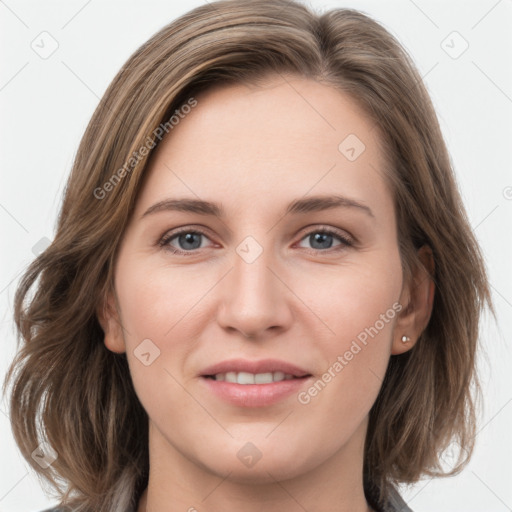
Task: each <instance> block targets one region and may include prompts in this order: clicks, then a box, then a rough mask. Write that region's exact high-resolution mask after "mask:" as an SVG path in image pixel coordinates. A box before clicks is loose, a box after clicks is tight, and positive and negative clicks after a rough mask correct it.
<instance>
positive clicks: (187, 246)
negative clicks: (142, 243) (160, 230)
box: [159, 229, 206, 254]
mask: <svg viewBox="0 0 512 512" xmlns="http://www.w3.org/2000/svg"><path fill="white" fill-rule="evenodd" d="M201 237H206V235H205V234H204V233H202V232H201V231H192V230H190V229H185V230H182V231H179V232H177V233H169V234H168V235H166V236H164V237H163V238H162V240H161V241H160V242H159V245H160V246H162V247H166V248H168V249H169V250H170V251H171V252H173V253H176V254H186V253H190V252H192V251H194V250H195V249H202V248H203V247H201ZM174 240H176V242H177V243H178V247H175V246H174V245H172V242H173V241H174Z"/></svg>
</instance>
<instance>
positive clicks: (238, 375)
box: [204, 371, 309, 385]
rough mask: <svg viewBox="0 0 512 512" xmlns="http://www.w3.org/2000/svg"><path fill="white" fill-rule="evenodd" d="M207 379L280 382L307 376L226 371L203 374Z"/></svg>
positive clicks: (249, 382) (236, 382)
mask: <svg viewBox="0 0 512 512" xmlns="http://www.w3.org/2000/svg"><path fill="white" fill-rule="evenodd" d="M204 377H205V378H207V379H212V380H215V381H220V382H231V383H233V384H242V385H248V384H271V383H272V382H282V381H283V380H292V379H303V378H304V377H309V375H305V376H303V377H296V376H294V375H291V374H290V373H284V372H280V371H277V372H265V373H249V372H226V373H216V374H215V375H204Z"/></svg>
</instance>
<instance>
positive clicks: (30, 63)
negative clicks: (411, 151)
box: [0, 0, 512, 512]
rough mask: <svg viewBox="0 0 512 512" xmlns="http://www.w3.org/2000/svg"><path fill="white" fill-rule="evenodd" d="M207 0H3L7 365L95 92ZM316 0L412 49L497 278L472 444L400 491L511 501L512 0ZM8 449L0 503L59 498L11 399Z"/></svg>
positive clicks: (460, 500) (486, 508)
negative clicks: (26, 456)
mask: <svg viewBox="0 0 512 512" xmlns="http://www.w3.org/2000/svg"><path fill="white" fill-rule="evenodd" d="M204 1H206V0H204ZM203 3H204V2H203V0H193V1H192V0H183V1H180V2H174V1H171V0H166V1H164V0H149V1H146V2H138V1H135V0H124V1H120V0H119V1H118V0H103V1H99V0H88V1H87V0H67V1H64V0H61V1H48V0H47V1H45V2H40V1H37V0H26V1H23V2H20V1H16V0H1V1H0V40H1V44H2V50H3V51H2V64H1V66H0V108H1V117H0V120H1V121H0V129H1V139H0V140H1V157H0V170H1V188H0V229H1V240H2V245H1V252H0V255H1V272H0V304H1V308H2V309H1V316H0V321H1V324H0V328H1V339H2V345H1V347H2V350H1V355H0V376H1V377H3V375H4V373H5V370H6V368H7V365H8V363H9V362H10V360H11V359H12V357H13V355H14V352H15V348H16V337H15V332H14V328H13V322H12V300H13V296H14V292H15V289H16V285H17V283H18V280H19V277H20V274H21V273H22V272H23V270H24V269H25V268H26V266H27V265H28V264H29V263H30V261H31V260H32V259H33V258H34V257H35V254H36V253H37V251H38V250H41V248H43V247H44V246H45V244H47V243H48V241H49V240H51V239H52V238H53V235H54V228H55V220H56V215H57V212H58V208H59V206H60V202H61V197H62V191H63V187H64V184H65V181H66V178H67V175H68V173H69V171H70V169H71V165H72V161H73V158H74V155H75V152H76V149H77V147H78V144H79V141H80V138H81V136H82V134H83V131H84V129H85V127H86V125H87V122H88V120H89V118H90V116H91V115H92V113H93V110H94V108H95V107H96V105H97V103H98V101H99V98H100V97H101V96H102V95H103V93H104V91H105V89H106V87H107V85H108V84H109V83H110V81H111V80H112V79H113V77H114V75H115V74H116V73H117V71H118V70H119V68H120V67H121V66H122V64H123V63H124V62H125V61H126V59H127V58H128V57H129V56H130V55H131V53H132V52H133V51H134V50H135V49H136V48H137V47H139V46H140V45H141V44H142V43H143V42H144V41H146V40H147V39H148V38H149V37H150V36H151V35H152V34H154V33H155V32H156V31H157V30H159V29H160V28H162V27H163V26H164V25H166V24H167V23H169V22H170V21H172V20H173V19H175V18H176V17H177V16H179V15H181V14H182V13H184V12H186V11H188V10H190V9H191V8H193V7H196V6H199V5H202V4H203ZM309 4H310V5H312V6H313V7H314V8H318V9H324V8H332V7H351V8H355V9H359V10H362V11H363V12H365V13H367V14H369V15H371V16H372V17H374V18H375V19H376V20H378V21H379V22H381V23H382V24H383V25H384V26H385V27H386V28H387V29H388V30H390V31H391V32H392V33H393V34H394V35H395V36H396V37H397V38H398V39H399V40H400V41H401V42H402V44H403V45H404V46H405V47H406V48H407V50H408V51H409V53H410V54H411V55H412V57H413V59H414V60H415V62H416V64H417V66H418V68H419V70H420V72H421V74H422V75H423V77H424V80H425V82H426V85H427V87H428V89H429V91H430V94H431V96H432V99H433V101H434V105H435V107H436V109H437V112H438V115H439V119H440V122H441V126H442V130H443V133H444V136H445V138H446V141H447V143H448V147H449V150H450V153H451V156H452V160H453V163H454V167H455V170H456V173H457V178H458V181H459V184H460V187H461V191H462V194H463V198H464V200H465V204H466V207H467V210H468V214H469V217H470V221H471V224H472V226H473V229H474V231H475V234H476V236H477V238H478V240H479V242H480V244H481V246H482V248H483V251H484V254H485V257H486V261H487V266H488V270H489V275H490V281H491V284H492V290H493V296H494V301H495V305H496V311H497V318H498V321H497V322H494V321H491V320H490V319H489V318H486V319H485V321H484V324H483V328H482V345H483V346H485V349H486V356H485V357H481V358H480V367H481V375H482V383H483V390H484V397H485V404H484V407H483V409H482V413H481V418H480V425H479V432H478V435H477V446H476V451H475V454H474V457H473V459H472V461H471V463H470V465H469V466H468V467H467V468H466V469H465V470H464V471H463V472H462V473H461V474H460V475H458V476H456V477H451V478H446V479H435V480H431V479H425V480H423V481H421V482H419V483H418V484H417V485H414V486H412V487H410V488H404V489H403V495H404V497H405V499H406V500H407V501H408V503H409V505H410V506H411V507H412V508H413V509H414V510H415V512H427V511H435V512H448V511H449V512H457V511H460V512H505V511H507V510H509V511H510V510H512V486H511V483H512V471H511V469H510V460H511V458H512V438H511V435H510V432H511V426H512V386H511V384H512V377H511V375H512V372H511V371H510V368H511V367H512V357H511V350H510V340H511V335H512V321H511V319H512V278H511V271H510V263H511V261H512V259H511V253H512V251H511V250H510V249H511V234H512V171H511V169H512V166H511V164H512V157H511V154H510V151H511V145H512V144H511V142H512V121H511V119H512V71H511V64H512V36H511V34H512V30H511V28H512V0H499V1H497V0H480V1H476V0H473V1H450V2H447V1H427V0H414V1H413V0H395V1H386V2H383V1H382V0H381V1H378V0H374V1H369V0H368V1H360V0H352V1H350V0H347V1H344V0H343V1H342V0H331V1H327V0H310V1H309ZM41 41H43V42H41ZM52 52H53V53H52ZM0 450H1V451H0V461H1V463H0V511H1V512H30V511H38V510H42V509H44V508H46V507H47V506H49V505H50V504H52V503H55V500H52V499H50V498H48V497H47V496H45V494H44V493H43V491H42V490H41V487H40V485H39V481H38V479H37V478H36V476H35V475H34V474H33V472H32V471H31V470H29V469H28V465H27V464H26V463H25V461H24V460H23V459H22V457H21V456H20V455H19V453H18V451H17V448H16V445H15V443H14V441H13V439H12V435H11V432H10V426H9V420H8V415H7V406H6V402H5V400H3V401H2V402H0Z"/></svg>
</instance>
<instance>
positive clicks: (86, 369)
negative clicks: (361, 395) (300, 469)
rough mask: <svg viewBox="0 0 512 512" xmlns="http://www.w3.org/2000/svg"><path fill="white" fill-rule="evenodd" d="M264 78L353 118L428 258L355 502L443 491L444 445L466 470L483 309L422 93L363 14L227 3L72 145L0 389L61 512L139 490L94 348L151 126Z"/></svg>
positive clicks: (117, 500) (447, 166) (195, 22)
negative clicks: (305, 84)
mask: <svg viewBox="0 0 512 512" xmlns="http://www.w3.org/2000/svg"><path fill="white" fill-rule="evenodd" d="M269 73H277V74H282V73H292V74H294V75H299V76H302V77H306V78H309V79H312V80H317V81H322V83H326V84H329V85H332V86H334V87H337V88H338V89H339V90H341V91H344V92H345V93H347V94H349V95H350V96H351V97H352V98H353V99H354V101H356V102H357V103H358V104H359V105H360V106H362V107H363V108H364V110H365V112H366V113H367V115H368V116H369V118H371V119H373V120H374V122H375V123H376V126H377V127H378V129H379V130H380V133H381V137H382V140H383V142H384V147H385V151H386V155H387V160H388V162H389V168H388V169H387V170H386V172H387V176H388V178H389V180H390V183H391V185H392V191H393V195H394V199H395V208H396V215H397V222H398V233H399V244H400V251H401V256H402V261H403V267H404V272H406V275H407V274H408V273H409V272H408V271H409V270H410V269H411V268H412V267H413V266H414V265H418V264H420V263H419V262H418V261H417V259H415V254H416V250H417V249H418V248H419V247H420V246H422V245H424V244H427V245H428V246H430V247H431V249H432V252H433V255H434V260H435V283H436V297H435V301H434V307H433V313H432V316H431V319H430V322H429V324H428V326H427V328H426V329H425V331H424V332H423V333H422V335H421V336H420V339H419V340H418V342H417V343H416V344H415V346H414V348H413V349H412V350H410V351H409V352H407V353H405V354H402V355H399V356H392V357H391V360H390V362H389V367H388V370H387V373H386V376H385V380H384V382H383V385H382V389H381V391H380V394H379V396H378V398H377V401H376V403H375V404H374V406H373V408H372V410H371V413H370V422H369V428H368V432H367V439H366V447H365V455H364V483H365V490H366V493H367V495H368V496H373V495H376V496H375V498H372V499H375V501H381V502H382V501H383V500H384V499H385V497H386V495H387V493H388V491H389V490H390V489H391V487H392V486H393V485H394V484H395V483H399V482H415V481H416V480H417V479H418V478H419V477H420V476H422V475H424V474H427V475H437V474H440V473H441V470H442V467H441V465H440V462H439V455H440V453H441V452H442V450H443V449H444V448H445V447H446V446H447V445H448V443H449V442H450V441H452V440H455V441H457V442H458V443H459V445H460V447H461V448H462V453H463V454H466V455H467V457H466V459H467V458H468V457H469V455H470V454H471V451H472V446H473V440H474V434H475V407H474V399H473V395H472V394H471V386H472V384H476V383H477V380H476V376H475V350H476V345H477V335H478V325H479V318H480V313H481V311H482V308H483V307H484V305H485V303H486V302H487V304H489V306H491V308H492V305H491V302H490V294H489V289H488V284H487V278H486V273H485V268H484V264H483V260H482V257H481V253H480V250H479V248H478V245H477V242H476V240H475V238H474V236H473V233H472V231H471V228H470V226H469V223H468V220H467V217H466V214H465V211H464V207H463V205H462V202H461V198H460V196H459V193H458V190H457V186H456V183H455V179H454V175H453V171H452V166H451V163H450V159H449V155H448V153H447V149H446V146H445V143H444V141H443V138H442V134H441V131H440V128H439V124H438V120H437V117H436V114H435V112H434V109H433V106H432V104H431V101H430V98H429V96H428V93H427V91H426V89H425V87H424V85H423V83H422V80H421V77H420V76H419V74H418V72H417V70H416V69H415V67H414V65H413V64H412V62H411V59H410V58H409V56H408V55H407V53H406V52H405V50H404V49H403V48H402V47H401V46H400V44H399V43H398V42H397V41H396V40H395V39H394V38H393V36H392V35H391V34H390V33H388V32H387V31H386V30H385V29H384V28H383V27H382V26H381V25H379V24H378V23H376V22H375V21H373V20H372V19H371V18H369V17H367V16H365V15H364V14H362V13H360V12H357V11H354V10H350V9H336V10H332V11H329V12H326V13H323V14H316V13H314V12H312V11H311V10H309V9H308V8H307V7H305V6H303V5H301V4H299V3H297V2H295V1H290V0H272V1H265V0H255V1H250V2H248V1H245V0H223V1H217V2H209V3H208V5H204V6H201V7H199V8H196V9H194V10H192V11H190V12H188V13H187V14H185V15H183V16H182V17H180V18H179V19H177V20H176V21H174V22H172V23H171V24H169V25H167V26H166V27H164V28H163V29H162V30H160V31H159V32H158V33H157V34H155V35H154V36H153V37H152V38H151V39H150V40H149V41H147V42H146V43H145V44H144V45H143V46H142V47H141V48H140V49H138V50H137V51H136V52H135V53H134V54H133V55H132V56H131V57H130V58H129V60H128V61H127V62H126V64H125V65H124V66H123V67H122V69H121V70H120V71H119V73H118V74H117V76H116V77H115V78H114V80H113V81H112V83H111V84H110V86H109V88H108V90H107V91H106V93H105V95H104V96H103V98H102V100H101V101H100V103H99V105H98V107H97V109H96V111H95V112H94V115H93V117H92V119H91V121H90V123H89V125H88V127H87V130H86V132H85V134H84V136H83V139H82V141H81V143H80V146H79V149H78V152H77V155H76V158H75V161H74V165H73V169H72V172H71V174H70V177H69V180H68V183H67V187H66V189H65V195H64V200H63V204H62V208H61V211H60V214H59V217H58V226H57V232H56V235H55V238H54V240H53V242H52V244H51V245H50V246H49V247H48V248H47V249H46V250H45V251H44V252H43V253H42V254H41V255H39V256H38V257H37V258H36V259H35V261H34V262H33V263H32V264H31V265H30V266H29V268H28V269H27V271H26V273H25V274H24V276H23V278H22V279H21V282H20V284H19V287H18V289H17V292H16V297H15V321H16V326H17V329H18V332H19V336H20V338H21V340H22V346H21V347H20V350H19V352H18V354H17V357H16V358H15V360H14V361H13V363H12V366H11V368H10V370H9V372H8V375H7V378H6V384H7V383H8V382H11V383H12V394H11V398H10V418H11V422H12V428H13V432H14V436H15V439H16V442H17V443H18V445H19V447H20V449H21V452H22V454H23V456H24V457H25V458H26V459H27V461H28V462H29V463H30V464H31V465H32V467H33V468H34V469H35V470H36V471H37V472H38V473H39V474H40V475H42V476H43V477H44V478H46V479H47V480H48V481H50V483H52V484H53V485H54V486H55V488H56V489H57V490H58V492H59V493H61V494H62V495H63V497H62V504H69V505H72V506H73V507H75V509H76V510H80V511H96V512H97V511H100V512H106V511H111V510H123V509H126V508H127V507H129V506H134V505H135V503H136V502H137V500H138V498H139V496H140V493H141V492H142V490H143V489H144V488H145V487H146V485H147V479H148V471H149V455H148V439H147V434H148V430H147V429H148V418H147V415H146V412H145V411H144V409H143V408H142V406H141V404H140V402H139V400H138V398H137V396H136V394H135V391H134V388H133V386H132V382H131V378H130V372H129V369H128V364H127V360H126V356H125V354H115V353H113V352H111V351H109V350H108V349H107V348H106V347H105V345H104V343H103V331H102V329H101V327H100V325H99V323H98V319H97V316H96V312H95V310H96V307H97V305H98V304H99V303H101V301H102V300H103V299H104V298H105V297H106V294H107V292H108V291H109V290H111V289H113V268H114V263H115V258H116V251H117V249H118V247H119V243H120V240H121V238H122V236H123V233H124V229H125V226H126V224H127V221H128V219H129V217H130V214H131V212H132V210H133V208H134V204H135V201H136V199H137V193H138V191H139V189H140V187H141V183H142V179H143V176H144V170H145V168H146V167H147V162H148V158H149V156H150V155H151V151H152V149H153V148H154V146H156V144H157V142H158V141H157V138H158V139H159V137H158V136H157V135H155V134H157V133H158V131H157V130H158V127H159V126H161V125H162V124H164V125H165V123H168V120H169V119H170V118H171V116H172V114H173V112H175V111H176V109H178V108H179V107H180V105H182V104H183V103H184V102H185V101H186V100H187V99H189V98H191V97H192V95H193V94H196V93H198V92H199V91H201V90H204V89H207V88H208V87H211V86H212V85H214V84H222V83H230V82H246V83H247V82H248V83H254V81H256V80H258V79H260V78H262V77H264V76H266V75H268V74H269ZM167 127H169V125H168V124H167ZM171 136H172V135H171ZM143 146H145V147H146V148H148V146H150V149H149V151H146V152H143V151H141V148H142V147H143ZM142 153H147V154H145V155H144V156H142V157H141V154H142ZM134 155H136V157H135V156H134ZM127 163H129V164H127ZM107 183H110V185H106V184H107ZM107 192H108V193H107ZM100 196H101V197H100ZM32 287H35V292H34V294H33V295H32V296H31V297H30V298H29V297H28V295H29V292H30V290H31V289H32ZM43 440H45V441H47V442H48V443H49V444H50V445H51V446H52V447H53V448H54V450H55V451H56V452H57V454H58V458H57V459H56V460H55V461H54V462H53V463H52V464H51V466H50V467H48V468H47V469H44V470H43V469H42V468H41V467H40V466H39V465H38V464H36V463H35V462H34V460H33V459H32V457H31V453H32V452H33V450H34V449H35V448H36V447H37V446H38V444H39V443H40V442H41V441H43ZM465 462H466V461H465V458H464V457H462V459H461V460H459V464H458V465H457V466H456V467H455V468H454V471H452V472H451V473H453V472H455V471H458V470H460V469H461V468H462V467H463V465H464V463H465Z"/></svg>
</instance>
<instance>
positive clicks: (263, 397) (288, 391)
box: [201, 377, 311, 407]
mask: <svg viewBox="0 0 512 512" xmlns="http://www.w3.org/2000/svg"><path fill="white" fill-rule="evenodd" d="M310 378H311V377H302V378H299V379H289V380H282V381H279V382H271V383H269V384H236V383H234V382H226V381H222V380H213V379H210V378H206V377H201V379H202V380H203V381H204V383H205V384H206V386H208V389H210V390H211V391H212V392H213V393H215V394H216V395H217V396H218V397H220V398H222V399H223V400H225V401H227V402H230V403H231V404H233V405H237V406H239V407H265V406H268V405H272V404H275V403H277V402H279V401H281V400H284V399H285V398H287V397H289V396H290V395H293V394H294V393H295V394H297V393H298V392H299V391H300V388H302V387H303V386H304V385H305V383H306V382H308V381H309V379H310Z"/></svg>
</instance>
